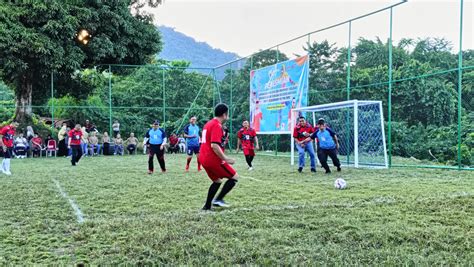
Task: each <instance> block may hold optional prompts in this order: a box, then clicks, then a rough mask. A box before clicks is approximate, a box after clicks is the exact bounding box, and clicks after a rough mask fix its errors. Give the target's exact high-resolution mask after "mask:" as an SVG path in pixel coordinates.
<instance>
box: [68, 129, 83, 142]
mask: <svg viewBox="0 0 474 267" xmlns="http://www.w3.org/2000/svg"><path fill="white" fill-rule="evenodd" d="M67 136H69V137H70V138H71V143H70V144H69V145H71V146H73V145H80V144H81V139H82V131H81V130H79V131H77V130H76V129H72V130H70V131H69V133H68V134H67Z"/></svg>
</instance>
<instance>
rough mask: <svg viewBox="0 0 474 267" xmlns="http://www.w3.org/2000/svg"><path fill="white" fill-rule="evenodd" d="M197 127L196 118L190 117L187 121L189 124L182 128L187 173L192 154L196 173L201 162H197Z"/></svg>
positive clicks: (198, 139) (198, 145)
mask: <svg viewBox="0 0 474 267" xmlns="http://www.w3.org/2000/svg"><path fill="white" fill-rule="evenodd" d="M199 136H200V135H199V126H198V125H197V124H196V117H195V116H192V117H191V118H190V119H189V124H188V125H186V127H184V137H185V138H186V153H187V154H188V158H187V161H186V171H189V164H190V163H191V160H192V159H193V154H196V160H197V165H198V171H201V162H199V149H200V146H201V144H200V143H201V142H200V138H199Z"/></svg>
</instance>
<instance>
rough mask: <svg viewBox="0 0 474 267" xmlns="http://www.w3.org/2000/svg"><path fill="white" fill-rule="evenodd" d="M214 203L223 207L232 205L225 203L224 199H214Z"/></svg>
mask: <svg viewBox="0 0 474 267" xmlns="http://www.w3.org/2000/svg"><path fill="white" fill-rule="evenodd" d="M212 205H214V206H216V207H221V208H228V207H230V205H229V204H227V203H225V202H224V200H214V201H212Z"/></svg>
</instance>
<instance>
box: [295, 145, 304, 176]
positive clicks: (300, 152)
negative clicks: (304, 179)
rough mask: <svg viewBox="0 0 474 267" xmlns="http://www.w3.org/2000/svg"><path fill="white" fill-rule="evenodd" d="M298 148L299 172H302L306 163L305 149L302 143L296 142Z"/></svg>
mask: <svg viewBox="0 0 474 267" xmlns="http://www.w3.org/2000/svg"><path fill="white" fill-rule="evenodd" d="M296 149H297V150H298V172H302V171H303V168H304V164H305V160H304V157H305V153H306V152H305V149H304V148H303V147H301V146H300V145H298V144H296Z"/></svg>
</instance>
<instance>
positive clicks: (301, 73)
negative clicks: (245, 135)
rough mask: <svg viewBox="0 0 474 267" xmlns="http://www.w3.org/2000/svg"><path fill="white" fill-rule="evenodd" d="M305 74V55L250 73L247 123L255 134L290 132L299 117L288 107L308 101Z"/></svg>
mask: <svg viewBox="0 0 474 267" xmlns="http://www.w3.org/2000/svg"><path fill="white" fill-rule="evenodd" d="M308 73H309V56H308V55H306V56H302V57H299V58H296V59H293V60H288V61H284V62H280V63H278V64H275V65H272V66H267V67H265V68H261V69H258V70H252V71H251V72H250V125H251V126H252V127H253V128H254V129H255V130H256V131H257V132H258V133H262V134H287V133H290V131H291V129H290V127H291V123H290V122H291V121H292V120H294V121H296V119H297V118H296V117H297V116H298V114H291V109H293V108H300V107H306V106H307V104H308V76H309V75H308Z"/></svg>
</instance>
